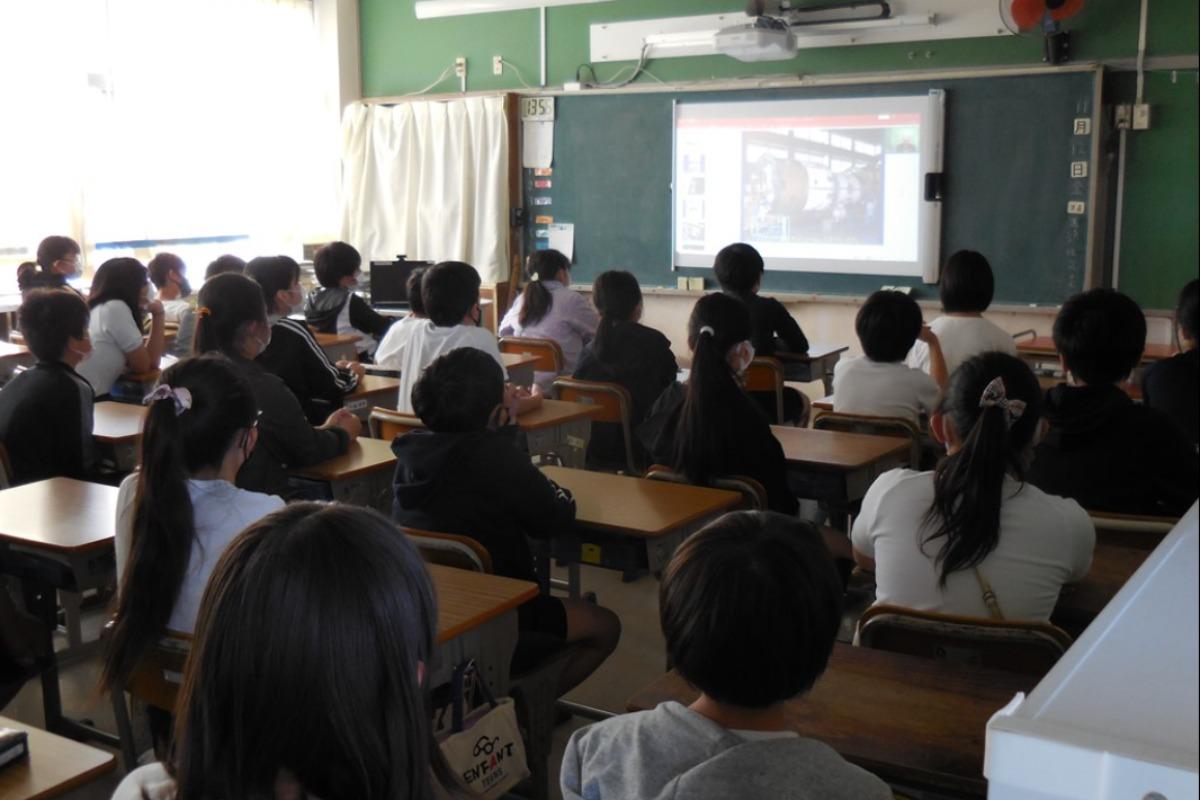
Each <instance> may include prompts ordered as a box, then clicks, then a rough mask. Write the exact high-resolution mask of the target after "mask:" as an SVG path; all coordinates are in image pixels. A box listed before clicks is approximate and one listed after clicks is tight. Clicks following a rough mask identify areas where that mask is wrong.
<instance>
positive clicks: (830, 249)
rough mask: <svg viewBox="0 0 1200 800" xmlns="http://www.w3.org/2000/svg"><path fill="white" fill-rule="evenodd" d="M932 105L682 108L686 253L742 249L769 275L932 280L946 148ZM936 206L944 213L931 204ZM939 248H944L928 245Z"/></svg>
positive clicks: (683, 259) (682, 239)
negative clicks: (940, 160) (755, 255)
mask: <svg viewBox="0 0 1200 800" xmlns="http://www.w3.org/2000/svg"><path fill="white" fill-rule="evenodd" d="M931 105H932V101H931V99H930V98H929V97H926V96H921V97H915V98H913V97H907V98H897V97H886V98H862V99H855V100H845V99H839V100H815V101H814V100H803V101H795V100H791V101H765V102H753V103H747V102H737V103H700V104H694V105H693V104H686V105H685V104H682V103H681V104H679V106H677V108H676V131H675V133H676V137H675V143H676V151H675V152H676V163H675V176H676V180H675V255H676V263H678V264H680V265H681V266H710V265H711V263H712V257H713V256H714V255H715V254H716V252H717V251H718V250H719V249H720V248H721V247H723V246H724V245H726V244H728V243H730V242H734V241H744V242H749V243H750V244H753V245H754V246H755V247H756V248H758V250H759V252H761V253H762V254H763V257H764V260H765V261H766V264H767V268H768V269H791V270H809V271H836V272H851V273H854V272H857V273H876V274H894V275H920V274H922V268H923V265H924V264H925V263H926V262H928V260H929V259H930V258H931V257H932V258H933V259H936V253H932V254H931V253H928V252H924V251H926V250H929V249H932V250H936V237H937V222H938V220H937V208H936V206H937V204H935V203H926V202H924V199H923V185H924V177H923V176H924V173H925V172H928V171H933V162H934V160H935V159H936V155H937V154H936V143H937V142H938V141H939V140H940V113H934V112H940V102H939V103H938V104H937V108H931ZM931 206H933V207H931ZM927 243H932V247H931V246H930V245H929V244H927Z"/></svg>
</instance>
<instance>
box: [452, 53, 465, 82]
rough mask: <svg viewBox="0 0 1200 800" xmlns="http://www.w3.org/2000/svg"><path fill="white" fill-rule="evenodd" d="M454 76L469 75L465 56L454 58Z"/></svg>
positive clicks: (462, 76) (463, 76)
mask: <svg viewBox="0 0 1200 800" xmlns="http://www.w3.org/2000/svg"><path fill="white" fill-rule="evenodd" d="M454 76H455V77H456V78H465V77H467V59H466V58H464V57H463V56H459V57H458V58H456V59H454Z"/></svg>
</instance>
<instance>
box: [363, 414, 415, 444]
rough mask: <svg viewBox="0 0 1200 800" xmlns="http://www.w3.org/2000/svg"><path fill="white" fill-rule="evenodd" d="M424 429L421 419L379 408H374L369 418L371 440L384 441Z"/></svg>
mask: <svg viewBox="0 0 1200 800" xmlns="http://www.w3.org/2000/svg"><path fill="white" fill-rule="evenodd" d="M424 427H425V423H424V422H422V421H421V418H420V417H416V416H413V415H412V414H404V413H402V412H400V411H396V410H394V409H391V408H380V407H379V406H375V407H374V408H372V409H371V415H370V416H369V417H368V418H367V429H368V430H370V431H371V438H372V439H383V440H384V441H390V440H392V439H395V438H396V437H397V436H400V435H401V434H405V433H408V432H409V431H415V430H417V429H418V428H424Z"/></svg>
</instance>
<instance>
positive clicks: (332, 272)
mask: <svg viewBox="0 0 1200 800" xmlns="http://www.w3.org/2000/svg"><path fill="white" fill-rule="evenodd" d="M361 266H362V256H361V255H360V254H359V252H358V251H357V250H355V249H354V248H353V247H352V246H350V245H348V244H346V243H345V242H330V243H329V244H327V245H324V246H322V247H321V248H319V249H318V250H317V252H316V254H315V255H313V272H315V273H316V275H317V282H318V283H320V284H321V285H322V286H324V287H325V288H326V289H336V288H337V286H338V284H339V283H340V282H341V280H342V278H348V277H350V276H351V275H353V274H354V273H356V272H358V270H359V268H360V267H361Z"/></svg>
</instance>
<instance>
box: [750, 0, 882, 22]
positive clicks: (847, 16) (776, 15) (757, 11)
mask: <svg viewBox="0 0 1200 800" xmlns="http://www.w3.org/2000/svg"><path fill="white" fill-rule="evenodd" d="M746 15H747V16H750V17H756V18H757V19H756V24H761V23H762V21H763V19H764V18H765V19H770V20H772V21H779V22H782V23H783V25H785V26H790V27H793V28H802V27H804V26H806V25H828V24H830V23H841V22H861V21H864V20H878V19H888V18H889V17H891V16H892V7H891V5H890V4H889V3H886V2H883V0H875V1H874V2H859V1H858V0H846V2H832V3H814V4H808V5H803V6H800V5H797V4H796V3H795V2H794V1H789V0H748V1H747V3H746ZM764 27H776V26H775V25H770V24H769V23H768V25H767V26H764Z"/></svg>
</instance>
